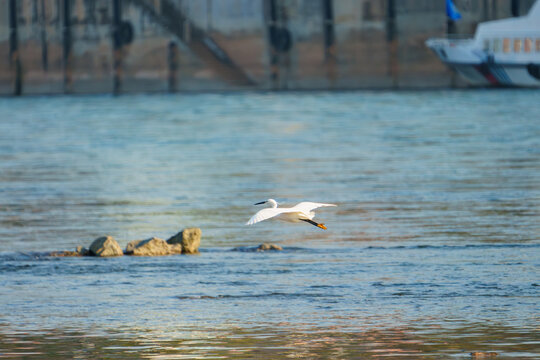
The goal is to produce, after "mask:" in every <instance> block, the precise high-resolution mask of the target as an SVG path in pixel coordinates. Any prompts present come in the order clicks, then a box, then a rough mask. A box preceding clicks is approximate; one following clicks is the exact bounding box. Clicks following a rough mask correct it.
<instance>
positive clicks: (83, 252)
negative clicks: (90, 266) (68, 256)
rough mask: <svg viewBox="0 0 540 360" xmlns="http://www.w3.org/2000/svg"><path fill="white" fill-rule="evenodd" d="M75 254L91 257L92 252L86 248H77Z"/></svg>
mask: <svg viewBox="0 0 540 360" xmlns="http://www.w3.org/2000/svg"><path fill="white" fill-rule="evenodd" d="M75 252H76V253H78V254H79V255H80V256H88V255H90V250H88V249H87V248H85V247H84V246H77V249H75Z"/></svg>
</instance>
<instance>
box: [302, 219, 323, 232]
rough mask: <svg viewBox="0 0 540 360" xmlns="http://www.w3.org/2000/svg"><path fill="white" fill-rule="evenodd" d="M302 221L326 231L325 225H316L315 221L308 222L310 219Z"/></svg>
mask: <svg viewBox="0 0 540 360" xmlns="http://www.w3.org/2000/svg"><path fill="white" fill-rule="evenodd" d="M300 220H302V221H305V222H307V223H310V224H311V225H314V226H316V227H319V228H321V229H323V230H326V226H324V224H319V223H316V222H315V221H313V220H308V219H300Z"/></svg>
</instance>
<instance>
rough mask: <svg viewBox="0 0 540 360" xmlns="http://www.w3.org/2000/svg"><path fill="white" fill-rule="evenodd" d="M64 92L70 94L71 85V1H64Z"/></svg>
mask: <svg viewBox="0 0 540 360" xmlns="http://www.w3.org/2000/svg"><path fill="white" fill-rule="evenodd" d="M63 37H64V39H63V42H64V44H63V45H64V46H63V47H64V92H66V93H70V92H71V91H72V84H73V68H72V66H73V64H72V63H73V54H72V44H73V39H72V33H71V0H64V30H63Z"/></svg>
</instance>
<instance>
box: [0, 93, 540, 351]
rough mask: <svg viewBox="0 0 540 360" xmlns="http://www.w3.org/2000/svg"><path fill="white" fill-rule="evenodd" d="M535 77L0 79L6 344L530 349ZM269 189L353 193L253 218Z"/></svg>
mask: <svg viewBox="0 0 540 360" xmlns="http://www.w3.org/2000/svg"><path fill="white" fill-rule="evenodd" d="M538 94H539V93H538V91H474V92H473V91H464V92H459V91H456V92H435V93H428V92H420V93H414V92H410V93H384V92H381V93H369V92H360V93H354V92H351V93H342V94H340V93H309V94H297V93H287V94H228V95H218V94H213V95H203V94H201V95H178V96H176V95H175V96H143V95H141V96H125V97H124V96H123V97H119V98H110V97H100V96H96V97H69V98H66V97H56V98H24V99H0V111H1V112H0V113H2V117H0V357H7V358H9V357H11V358H18V357H35V358H43V357H54V358H129V357H133V358H140V357H147V358H158V357H161V358H182V357H184V358H194V357H204V358H217V357H228V358H257V357H259V358H284V357H301V358H315V357H319V358H332V359H334V358H362V357H364V358H378V357H385V358H398V357H399V358H403V356H408V357H410V358H422V357H425V358H441V357H446V356H448V357H449V356H457V357H468V354H469V353H470V352H473V351H495V352H498V353H499V358H535V357H538V356H539V352H538V350H537V348H538V344H539V341H540V339H539V336H538V333H539V332H538V328H537V323H538V295H539V287H538V286H539V285H538V284H539V282H538V266H539V265H540V256H539V247H540V242H539V239H540V222H539V221H538V220H539V219H540V216H539V215H540V211H539V206H540V181H538V179H540V122H539V121H538V119H540V105H538V104H539V102H538V101H537V98H538ZM508 103H512V104H513V105H514V106H512V107H508V106H507V104H508ZM518 109H527V110H526V111H521V110H519V111H518ZM269 197H272V198H277V199H278V201H281V202H284V203H287V204H293V203H295V202H298V201H302V200H312V201H321V202H331V203H337V204H338V205H339V206H338V207H337V208H332V209H321V211H319V212H318V213H317V218H318V219H320V221H321V222H324V223H325V224H326V225H327V226H328V230H327V231H322V230H319V229H314V228H313V227H312V226H300V225H299V226H294V225H290V224H284V225H283V224H280V225H278V224H276V223H274V222H264V223H260V224H257V225H256V226H253V227H245V226H244V225H243V224H244V223H245V221H247V219H249V217H250V216H251V215H252V214H253V213H254V212H255V211H256V210H258V208H257V207H254V206H252V205H251V204H253V203H254V202H256V201H261V200H264V199H267V198H269ZM187 226H199V227H201V228H202V231H203V242H202V252H201V254H200V255H198V256H170V257H159V258H133V257H123V258H116V259H95V258H50V257H47V256H44V252H45V251H51V250H65V249H73V248H75V247H76V246H77V245H86V246H88V245H89V243H90V242H91V241H92V239H94V238H96V237H97V236H100V235H104V234H111V235H113V236H114V237H115V238H116V239H117V240H118V241H119V242H120V244H121V245H122V246H125V245H126V244H127V242H129V241H130V240H134V239H142V238H148V237H150V236H158V237H161V238H167V237H168V236H170V235H172V234H174V233H176V232H177V231H178V230H179V229H181V228H183V227H187ZM262 242H275V243H278V244H280V245H281V246H283V248H284V251H281V252H267V253H257V252H250V251H231V250H232V249H233V248H235V247H237V246H247V247H250V246H254V245H258V244H260V243H262ZM32 354H33V355H32Z"/></svg>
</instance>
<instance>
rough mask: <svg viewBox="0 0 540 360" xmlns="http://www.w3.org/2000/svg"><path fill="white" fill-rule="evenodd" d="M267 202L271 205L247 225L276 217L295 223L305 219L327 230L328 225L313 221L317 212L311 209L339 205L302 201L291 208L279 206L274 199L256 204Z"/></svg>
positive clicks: (259, 212) (254, 216)
mask: <svg viewBox="0 0 540 360" xmlns="http://www.w3.org/2000/svg"><path fill="white" fill-rule="evenodd" d="M266 203H269V204H270V206H271V207H269V208H266V209H262V210H260V211H258V212H257V213H256V214H255V215H253V216H252V217H251V219H249V221H248V222H247V223H246V225H253V224H255V223H258V222H259V221H263V220H267V219H270V218H274V217H275V218H276V219H278V220H282V221H287V222H293V223H296V222H300V221H305V222H307V223H310V224H311V225H315V226H317V227H320V228H321V229H324V230H326V226H324V224H319V223H317V222H315V221H313V218H314V217H315V213H314V212H313V211H311V210H313V209H316V208H320V207H323V206H337V205H334V204H321V203H314V202H301V203H298V204H296V205H295V206H293V207H290V208H278V203H277V201H276V200H274V199H268V200H266V201H261V202H258V203H256V204H255V205H261V204H266Z"/></svg>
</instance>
